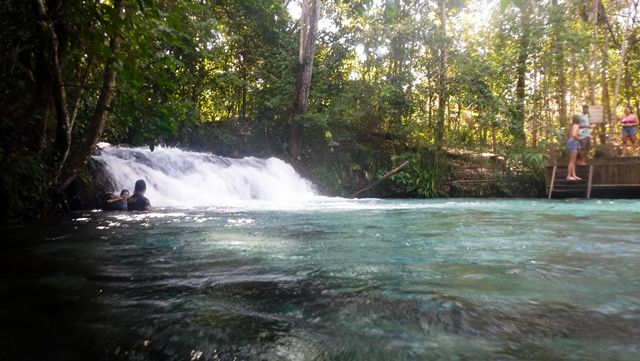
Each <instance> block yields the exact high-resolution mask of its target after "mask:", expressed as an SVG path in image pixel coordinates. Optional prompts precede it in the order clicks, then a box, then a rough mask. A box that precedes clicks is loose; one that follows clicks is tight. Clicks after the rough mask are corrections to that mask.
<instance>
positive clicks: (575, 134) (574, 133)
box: [567, 115, 582, 180]
mask: <svg viewBox="0 0 640 361" xmlns="http://www.w3.org/2000/svg"><path fill="white" fill-rule="evenodd" d="M567 150H568V151H569V164H568V165H567V180H580V179H582V178H578V176H577V175H576V158H577V157H578V151H580V116H579V115H574V116H573V117H571V128H569V139H568V140H567Z"/></svg>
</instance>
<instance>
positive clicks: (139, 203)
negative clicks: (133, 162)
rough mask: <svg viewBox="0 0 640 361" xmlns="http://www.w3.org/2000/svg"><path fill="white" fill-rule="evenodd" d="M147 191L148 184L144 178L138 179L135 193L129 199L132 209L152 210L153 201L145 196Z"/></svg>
mask: <svg viewBox="0 0 640 361" xmlns="http://www.w3.org/2000/svg"><path fill="white" fill-rule="evenodd" d="M146 191H147V184H146V183H145V182H144V180H142V179H138V180H137V181H136V185H135V188H134V191H133V195H132V196H131V197H129V199H127V207H128V209H129V210H130V211H150V210H151V203H150V202H149V199H147V197H145V196H144V193H145V192H146Z"/></svg>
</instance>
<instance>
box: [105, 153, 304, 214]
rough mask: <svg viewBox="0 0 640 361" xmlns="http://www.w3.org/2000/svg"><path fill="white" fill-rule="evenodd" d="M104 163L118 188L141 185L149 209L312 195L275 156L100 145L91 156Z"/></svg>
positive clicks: (293, 200)
mask: <svg viewBox="0 0 640 361" xmlns="http://www.w3.org/2000/svg"><path fill="white" fill-rule="evenodd" d="M95 158H96V159H98V160H101V161H103V162H104V163H105V164H106V169H107V172H108V173H109V174H110V178H111V180H112V181H113V182H114V186H115V187H116V189H114V191H116V192H119V191H120V190H121V189H128V190H129V191H131V193H133V185H134V183H135V181H136V180H138V179H144V180H145V182H146V183H147V192H146V194H145V196H147V197H148V198H149V199H150V200H151V204H152V206H154V207H211V206H230V205H240V204H245V203H247V202H256V201H263V202H275V203H306V202H307V201H309V200H311V199H314V198H316V197H317V195H316V191H315V190H314V187H313V184H312V183H311V182H309V181H308V180H306V179H304V178H302V177H301V176H300V175H299V174H297V173H296V172H295V170H294V169H293V167H292V166H291V165H289V164H287V163H285V162H284V161H282V160H280V159H278V158H268V159H260V158H255V157H246V158H242V159H234V158H226V157H220V156H216V155H213V154H207V153H197V152H187V151H183V150H180V149H177V148H164V147H157V148H155V150H154V151H151V150H149V149H148V148H120V147H111V146H104V147H103V149H102V152H101V154H100V155H99V156H96V157H95Z"/></svg>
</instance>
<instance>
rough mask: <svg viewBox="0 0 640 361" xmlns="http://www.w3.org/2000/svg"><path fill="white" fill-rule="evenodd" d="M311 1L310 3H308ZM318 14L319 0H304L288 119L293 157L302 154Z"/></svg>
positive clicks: (290, 149) (290, 147)
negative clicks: (304, 115) (292, 104)
mask: <svg viewBox="0 0 640 361" xmlns="http://www.w3.org/2000/svg"><path fill="white" fill-rule="evenodd" d="M310 2H311V3H310ZM319 15H320V0H304V1H303V3H302V15H301V17H300V54H299V57H298V72H297V73H298V74H297V79H296V91H295V94H294V96H295V99H294V107H293V115H292V117H291V120H290V125H291V130H290V132H291V133H290V142H289V152H290V153H291V156H292V157H294V158H295V159H300V156H301V155H302V132H303V125H302V123H301V119H300V118H301V116H302V115H303V114H304V113H306V111H307V108H308V106H309V90H310V89H311V75H312V72H313V57H314V54H315V44H316V36H317V32H318V18H319Z"/></svg>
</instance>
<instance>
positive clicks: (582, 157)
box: [577, 104, 594, 165]
mask: <svg viewBox="0 0 640 361" xmlns="http://www.w3.org/2000/svg"><path fill="white" fill-rule="evenodd" d="M593 126H594V125H593V124H591V123H590V120H589V106H588V105H586V104H585V105H583V106H582V114H581V115H580V151H579V152H578V160H577V164H578V165H587V154H589V151H590V150H591V128H593Z"/></svg>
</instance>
